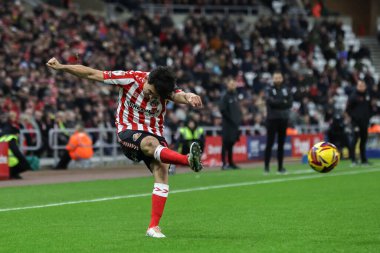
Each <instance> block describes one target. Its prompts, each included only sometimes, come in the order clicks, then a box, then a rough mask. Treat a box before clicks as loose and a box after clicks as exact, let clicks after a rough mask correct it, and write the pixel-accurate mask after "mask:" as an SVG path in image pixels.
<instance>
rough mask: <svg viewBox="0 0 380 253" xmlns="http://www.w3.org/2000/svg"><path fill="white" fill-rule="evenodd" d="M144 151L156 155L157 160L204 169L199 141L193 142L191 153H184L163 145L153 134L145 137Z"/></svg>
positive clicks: (195, 169)
mask: <svg viewBox="0 0 380 253" xmlns="http://www.w3.org/2000/svg"><path fill="white" fill-rule="evenodd" d="M140 148H141V150H142V152H143V153H144V154H145V155H146V156H150V157H154V159H155V160H157V161H160V162H163V163H166V164H176V165H185V166H190V168H191V169H192V170H194V171H195V172H199V171H200V170H202V169H203V165H202V163H201V155H202V152H201V148H200V146H199V144H198V143H196V142H194V143H192V144H191V147H190V153H189V155H182V154H180V153H178V152H175V151H173V150H171V149H169V148H167V147H164V146H162V145H161V144H160V143H159V141H158V140H157V138H155V137H153V136H147V137H145V138H144V139H143V140H142V141H141V144H140Z"/></svg>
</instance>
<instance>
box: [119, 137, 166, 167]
mask: <svg viewBox="0 0 380 253" xmlns="http://www.w3.org/2000/svg"><path fill="white" fill-rule="evenodd" d="M147 136H153V137H155V138H157V140H158V142H159V143H160V144H161V145H162V146H164V147H167V146H168V143H167V142H166V140H165V138H164V137H161V136H157V135H155V134H152V133H149V132H145V131H138V130H136V131H135V130H125V131H123V132H120V133H119V134H118V142H119V144H120V146H121V149H122V150H123V153H124V155H125V156H126V157H128V159H130V160H132V161H134V162H140V161H141V160H142V161H144V163H145V165H146V166H147V167H148V169H149V170H150V171H151V172H152V169H151V168H150V164H151V163H152V161H153V160H154V158H153V157H149V156H146V155H144V153H143V152H142V151H141V148H140V144H141V141H142V139H144V138H145V137H147Z"/></svg>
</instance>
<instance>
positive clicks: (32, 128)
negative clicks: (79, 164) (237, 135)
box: [0, 0, 380, 167]
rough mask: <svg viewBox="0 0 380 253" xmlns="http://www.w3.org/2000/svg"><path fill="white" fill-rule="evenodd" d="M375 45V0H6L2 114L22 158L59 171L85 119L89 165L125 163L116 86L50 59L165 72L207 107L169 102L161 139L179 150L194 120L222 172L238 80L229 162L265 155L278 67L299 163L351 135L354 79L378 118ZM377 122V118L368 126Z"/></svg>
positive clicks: (379, 5)
mask: <svg viewBox="0 0 380 253" xmlns="http://www.w3.org/2000/svg"><path fill="white" fill-rule="evenodd" d="M378 38H380V2H379V1H376V0H362V1H355V0H335V1H333V0H325V1H323V0H318V1H317V0H195V1H189V0H172V1H170V0H155V1H147V0H146V1H143V0H130V1H127V0H106V1H102V0H91V1H86V0H77V1H74V0H46V1H42V0H25V1H21V0H17V1H14V0H10V1H0V111H1V112H0V113H1V115H4V116H3V117H2V119H3V120H5V119H6V120H9V121H11V122H12V124H14V125H17V127H19V128H20V131H21V138H20V143H21V147H22V150H23V151H24V152H25V154H26V155H29V156H34V157H36V158H38V159H39V160H40V165H41V166H42V167H43V166H54V165H55V164H56V163H57V161H58V159H59V156H60V152H62V151H63V150H64V149H65V145H66V144H67V142H68V139H69V137H70V135H71V134H72V133H73V131H74V127H75V125H76V124H77V123H78V122H82V123H83V124H84V127H85V128H86V129H87V132H88V133H89V135H90V136H91V139H92V140H93V144H94V151H95V155H94V157H93V164H94V165H95V164H96V163H98V164H99V165H101V166H103V165H105V164H114V163H117V162H119V163H127V162H128V161H127V159H125V158H124V157H123V155H122V154H121V152H120V150H119V148H118V144H117V140H116V130H115V128H114V113H115V109H116V106H117V98H118V90H117V89H115V88H112V87H109V86H105V85H102V84H96V83H93V82H90V81H86V80H79V79H78V78H75V77H72V76H70V75H67V74H64V73H60V72H52V71H50V70H49V69H47V68H46V67H45V63H46V61H47V60H48V59H50V58H51V57H56V58H57V59H59V60H60V61H62V62H63V63H67V64H84V65H88V66H91V67H93V68H98V69H101V70H129V69H134V70H142V71H149V70H151V69H152V68H155V67H156V66H159V65H169V66H172V67H173V68H174V69H175V70H176V72H177V77H178V85H179V86H180V87H181V88H182V89H183V90H185V91H192V92H195V93H197V94H199V95H201V97H202V99H203V102H204V105H205V107H204V108H203V109H201V110H193V109H191V108H189V107H187V106H181V105H174V104H171V103H170V104H169V105H168V108H169V110H168V111H167V116H166V122H165V125H166V138H167V139H168V141H169V142H170V143H172V146H175V145H176V135H177V132H178V129H179V127H180V126H182V125H183V124H184V122H186V121H188V120H189V118H191V119H193V120H195V121H196V122H197V124H198V125H199V126H202V127H203V128H204V130H205V134H206V144H205V148H204V149H205V154H204V156H205V157H204V160H205V163H206V164H207V165H209V166H213V165H218V166H219V165H220V159H219V156H220V146H221V143H220V142H221V141H220V139H218V138H219V135H220V130H221V113H220V111H219V109H218V103H219V101H220V98H221V96H222V94H224V92H225V89H226V88H225V82H226V78H227V77H229V76H232V77H233V78H234V79H235V80H236V82H237V86H238V88H237V92H238V97H239V104H240V107H241V111H242V115H243V123H242V125H241V128H240V130H241V133H242V135H241V136H242V137H241V139H240V142H239V143H238V145H237V147H236V148H235V149H234V152H235V153H234V155H236V159H237V161H238V162H245V161H255V160H261V159H262V157H263V149H264V147H265V138H264V136H265V135H266V129H265V119H266V116H267V115H266V113H267V112H266V105H265V89H266V87H268V86H269V85H270V84H271V81H272V78H271V74H272V73H273V71H274V70H276V69H280V70H281V72H282V73H283V74H284V78H285V82H286V84H287V85H288V86H289V87H290V89H291V91H292V93H293V97H294V102H293V106H292V109H291V116H290V123H289V128H292V129H293V130H295V137H293V139H290V138H288V140H287V142H286V144H285V155H286V156H288V157H302V155H304V152H305V150H308V149H309V146H310V145H311V143H312V142H313V141H314V140H316V139H318V138H325V136H327V132H328V129H329V127H330V125H331V124H332V122H333V120H334V118H335V117H337V116H340V118H341V121H342V123H343V129H344V130H343V131H347V133H350V129H349V122H347V120H346V119H345V117H344V112H345V109H346V104H347V99H348V97H349V95H350V94H351V93H352V92H353V90H354V89H355V86H356V82H357V80H359V79H363V80H365V82H366V84H367V87H368V90H369V92H370V94H371V95H372V101H371V103H372V106H373V109H374V111H376V110H377V111H378V108H379V107H380V100H379V99H380V91H379V81H380V80H379V73H380V72H379V71H380V44H379V39H378ZM378 124H380V117H379V116H377V115H374V116H373V117H372V118H371V127H375V126H377V125H378ZM378 135H379V133H378V132H377V131H372V132H371V135H370V139H369V142H368V150H367V152H369V155H370V157H380V141H379V137H378ZM297 138H298V139H297ZM305 145H306V146H305ZM307 145H309V146H307ZM346 153H347V151H346V152H344V155H345V156H347V154H346Z"/></svg>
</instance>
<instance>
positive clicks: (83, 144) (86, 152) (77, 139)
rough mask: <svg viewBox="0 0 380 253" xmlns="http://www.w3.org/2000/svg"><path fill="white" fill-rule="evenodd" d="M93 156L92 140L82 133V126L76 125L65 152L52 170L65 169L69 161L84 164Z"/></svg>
mask: <svg viewBox="0 0 380 253" xmlns="http://www.w3.org/2000/svg"><path fill="white" fill-rule="evenodd" d="M93 154H94V151H93V145H92V140H91V138H90V136H89V135H88V134H87V133H86V132H85V131H84V128H83V126H81V125H77V126H76V127H75V133H74V134H73V135H71V137H70V139H69V142H68V143H67V145H66V150H65V152H64V154H63V155H62V156H61V159H60V161H59V162H58V164H57V165H56V166H55V168H54V169H67V166H68V165H69V163H70V161H71V160H74V161H80V162H86V161H88V160H89V159H90V158H91V157H92V156H93Z"/></svg>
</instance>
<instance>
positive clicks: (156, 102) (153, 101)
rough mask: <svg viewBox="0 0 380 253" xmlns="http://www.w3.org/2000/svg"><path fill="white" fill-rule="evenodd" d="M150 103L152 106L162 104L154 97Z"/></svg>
mask: <svg viewBox="0 0 380 253" xmlns="http://www.w3.org/2000/svg"><path fill="white" fill-rule="evenodd" d="M149 103H150V105H151V106H152V107H157V106H158V105H159V104H160V102H159V101H158V99H153V100H152V101H150V102H149Z"/></svg>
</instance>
